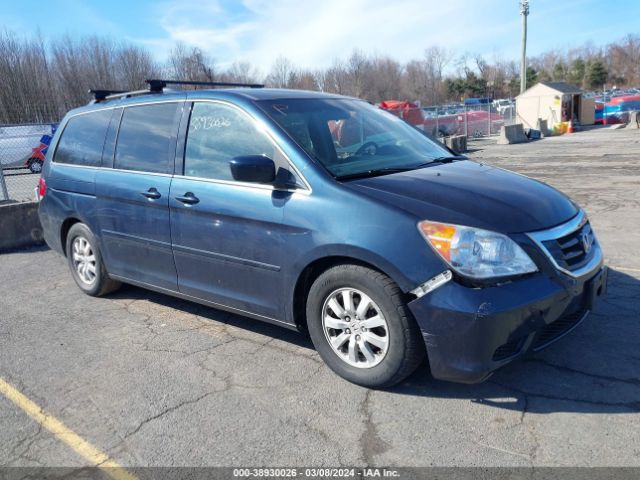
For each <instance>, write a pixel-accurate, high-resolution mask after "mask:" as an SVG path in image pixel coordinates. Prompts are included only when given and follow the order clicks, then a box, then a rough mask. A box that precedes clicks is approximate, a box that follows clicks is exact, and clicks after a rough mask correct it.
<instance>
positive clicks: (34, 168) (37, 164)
mask: <svg viewBox="0 0 640 480" xmlns="http://www.w3.org/2000/svg"><path fill="white" fill-rule="evenodd" d="M55 133H56V126H55V125H52V126H51V133H47V134H45V135H42V137H40V144H39V145H38V146H37V147H34V148H33V149H32V150H31V153H30V154H29V155H28V158H26V159H25V161H24V163H23V166H24V167H26V168H28V169H29V170H31V173H40V172H41V171H42V165H43V164H44V159H45V156H46V155H47V150H48V149H49V144H50V143H51V139H52V138H53V135H55Z"/></svg>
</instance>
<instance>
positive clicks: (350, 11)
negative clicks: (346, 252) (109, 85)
mask: <svg viewBox="0 0 640 480" xmlns="http://www.w3.org/2000/svg"><path fill="white" fill-rule="evenodd" d="M530 3H531V15H530V16H529V52H530V53H531V54H533V55H535V54H538V53H540V52H542V51H544V50H547V49H550V48H565V47H567V46H578V45H582V44H584V43H585V42H588V41H591V42H593V44H594V45H601V44H606V43H608V42H611V41H613V40H617V39H619V38H620V37H622V36H623V35H626V34H628V33H640V24H639V23H638V20H639V19H640V0H606V1H605V0H531V2H530ZM518 4H519V0H321V1H315V0H311V1H305V0H242V1H224V0H199V1H196V0H167V1H162V0H156V1H151V0H102V1H89V0H85V1H83V0H55V1H53V0H51V1H41V0H40V1H39V0H19V1H14V0H0V5H1V8H0V26H1V28H2V29H3V30H9V31H12V32H16V33H23V34H27V35H30V34H39V35H41V36H44V37H45V38H50V37H53V36H56V35H58V34H64V33H68V34H70V35H81V34H100V35H105V36H110V37H112V38H116V39H118V38H122V39H126V40H129V41H132V42H135V43H138V44H140V45H144V46H146V47H148V48H149V49H150V50H151V51H152V53H153V54H154V56H155V57H156V58H157V59H158V60H164V59H166V57H167V53H168V51H169V50H170V49H171V47H172V46H173V44H174V43H175V42H176V41H182V42H184V43H186V44H189V45H194V46H198V47H200V48H202V49H203V50H205V51H206V52H207V53H209V54H210V55H211V56H212V57H213V58H214V59H215V60H216V62H217V63H218V64H221V65H223V66H224V65H227V64H230V63H232V62H234V61H249V62H251V63H253V64H254V65H256V66H258V67H259V68H260V69H261V70H262V71H263V72H264V73H266V72H268V70H269V67H270V66H271V64H272V62H273V60H274V59H275V58H276V57H278V56H279V55H283V56H285V57H287V58H289V59H290V60H291V61H293V62H294V63H296V64H297V65H299V66H302V67H308V68H318V67H326V66H328V65H330V64H331V63H332V61H333V60H334V59H335V58H346V57H347V56H348V55H349V54H350V53H351V52H352V51H353V49H354V48H358V49H360V50H362V51H363V52H365V53H378V54H384V55H390V56H393V57H394V58H397V59H398V60H401V61H406V60H408V59H412V58H419V57H421V56H422V54H423V52H424V49H425V48H426V47H428V46H430V45H435V44H438V45H441V46H445V47H448V48H451V49H454V50H455V51H456V52H457V53H458V54H461V53H464V52H469V53H472V54H475V53H481V54H483V55H485V56H487V57H488V58H489V59H490V58H493V57H494V56H497V57H499V58H502V59H514V60H515V59H517V58H518V55H519V48H520V22H521V19H520V16H519V6H518ZM107 6H108V8H107Z"/></svg>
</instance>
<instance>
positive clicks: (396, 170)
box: [336, 167, 417, 180]
mask: <svg viewBox="0 0 640 480" xmlns="http://www.w3.org/2000/svg"><path fill="white" fill-rule="evenodd" d="M416 168H417V167H385V168H373V169H371V170H365V171H364V172H357V173H347V174H346V175H338V176H336V180H352V179H354V178H367V177H376V176H378V175H387V174H389V173H399V172H408V171H410V170H415V169H416Z"/></svg>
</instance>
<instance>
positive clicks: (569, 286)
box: [409, 264, 607, 383]
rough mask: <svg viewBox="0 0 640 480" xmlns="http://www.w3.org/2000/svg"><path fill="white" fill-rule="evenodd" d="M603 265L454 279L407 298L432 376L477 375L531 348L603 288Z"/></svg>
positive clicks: (556, 333) (554, 335)
mask: <svg viewBox="0 0 640 480" xmlns="http://www.w3.org/2000/svg"><path fill="white" fill-rule="evenodd" d="M606 285H607V268H606V267H603V266H602V265H601V264H600V265H598V266H597V268H595V269H594V270H593V271H592V272H590V273H588V274H586V275H584V276H582V277H580V278H572V279H566V281H563V279H562V278H561V277H560V276H558V277H557V278H554V277H551V276H548V275H545V274H542V273H538V274H535V275H532V276H529V277H525V278H522V279H519V280H516V281H513V282H510V283H506V284H503V285H496V286H492V287H485V288H470V287H467V286H464V285H462V284H460V283H458V282H456V281H455V279H454V280H452V281H448V282H446V283H443V284H442V285H440V286H439V287H438V288H437V289H434V290H433V291H431V292H429V294H427V295H423V296H421V297H419V298H416V299H415V300H413V301H411V302H410V303H409V308H410V309H411V311H412V313H413V315H414V317H415V319H416V320H417V322H418V324H419V326H420V329H421V331H422V335H423V337H424V341H425V344H426V347H427V354H428V357H429V364H430V367H431V373H432V375H433V376H434V377H435V378H438V379H442V380H448V381H453V382H462V383H477V382H481V381H483V380H485V379H487V378H488V377H489V376H490V375H491V373H492V372H493V371H494V370H495V369H497V368H499V367H501V366H503V365H505V364H507V363H509V362H511V361H512V360H514V359H515V358H517V357H519V356H521V355H523V354H525V353H526V352H530V351H538V350H541V349H542V348H544V347H546V346H547V345H549V344H551V343H553V342H554V341H555V340H557V339H559V338H560V337H562V336H563V335H565V334H566V333H568V332H569V331H571V330H572V329H573V328H574V327H575V326H577V325H578V324H579V323H580V322H581V321H582V320H583V319H584V318H585V317H586V316H587V314H588V313H589V311H590V310H592V308H593V305H594V303H595V301H596V300H597V299H598V297H600V296H602V295H604V294H605V291H606Z"/></svg>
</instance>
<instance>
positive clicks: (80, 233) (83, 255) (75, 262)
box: [66, 223, 120, 297]
mask: <svg viewBox="0 0 640 480" xmlns="http://www.w3.org/2000/svg"><path fill="white" fill-rule="evenodd" d="M66 251H67V260H68V262H69V268H70V270H71V275H72V276H73V279H74V280H75V282H76V284H77V285H78V287H80V290H82V291H83V292H84V293H86V294H87V295H91V296H93V297H99V296H102V295H106V294H107V293H110V292H113V291H114V290H117V289H118V288H119V287H120V282H116V281H115V280H112V279H111V278H110V277H109V274H108V273H107V270H106V268H105V266H104V263H103V261H102V255H101V254H100V250H99V249H98V242H97V241H96V237H95V236H94V235H93V233H92V232H91V230H90V229H89V227H87V226H86V225H85V224H84V223H76V224H74V225H73V226H72V227H71V228H70V229H69V233H68V234H67V244H66Z"/></svg>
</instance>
